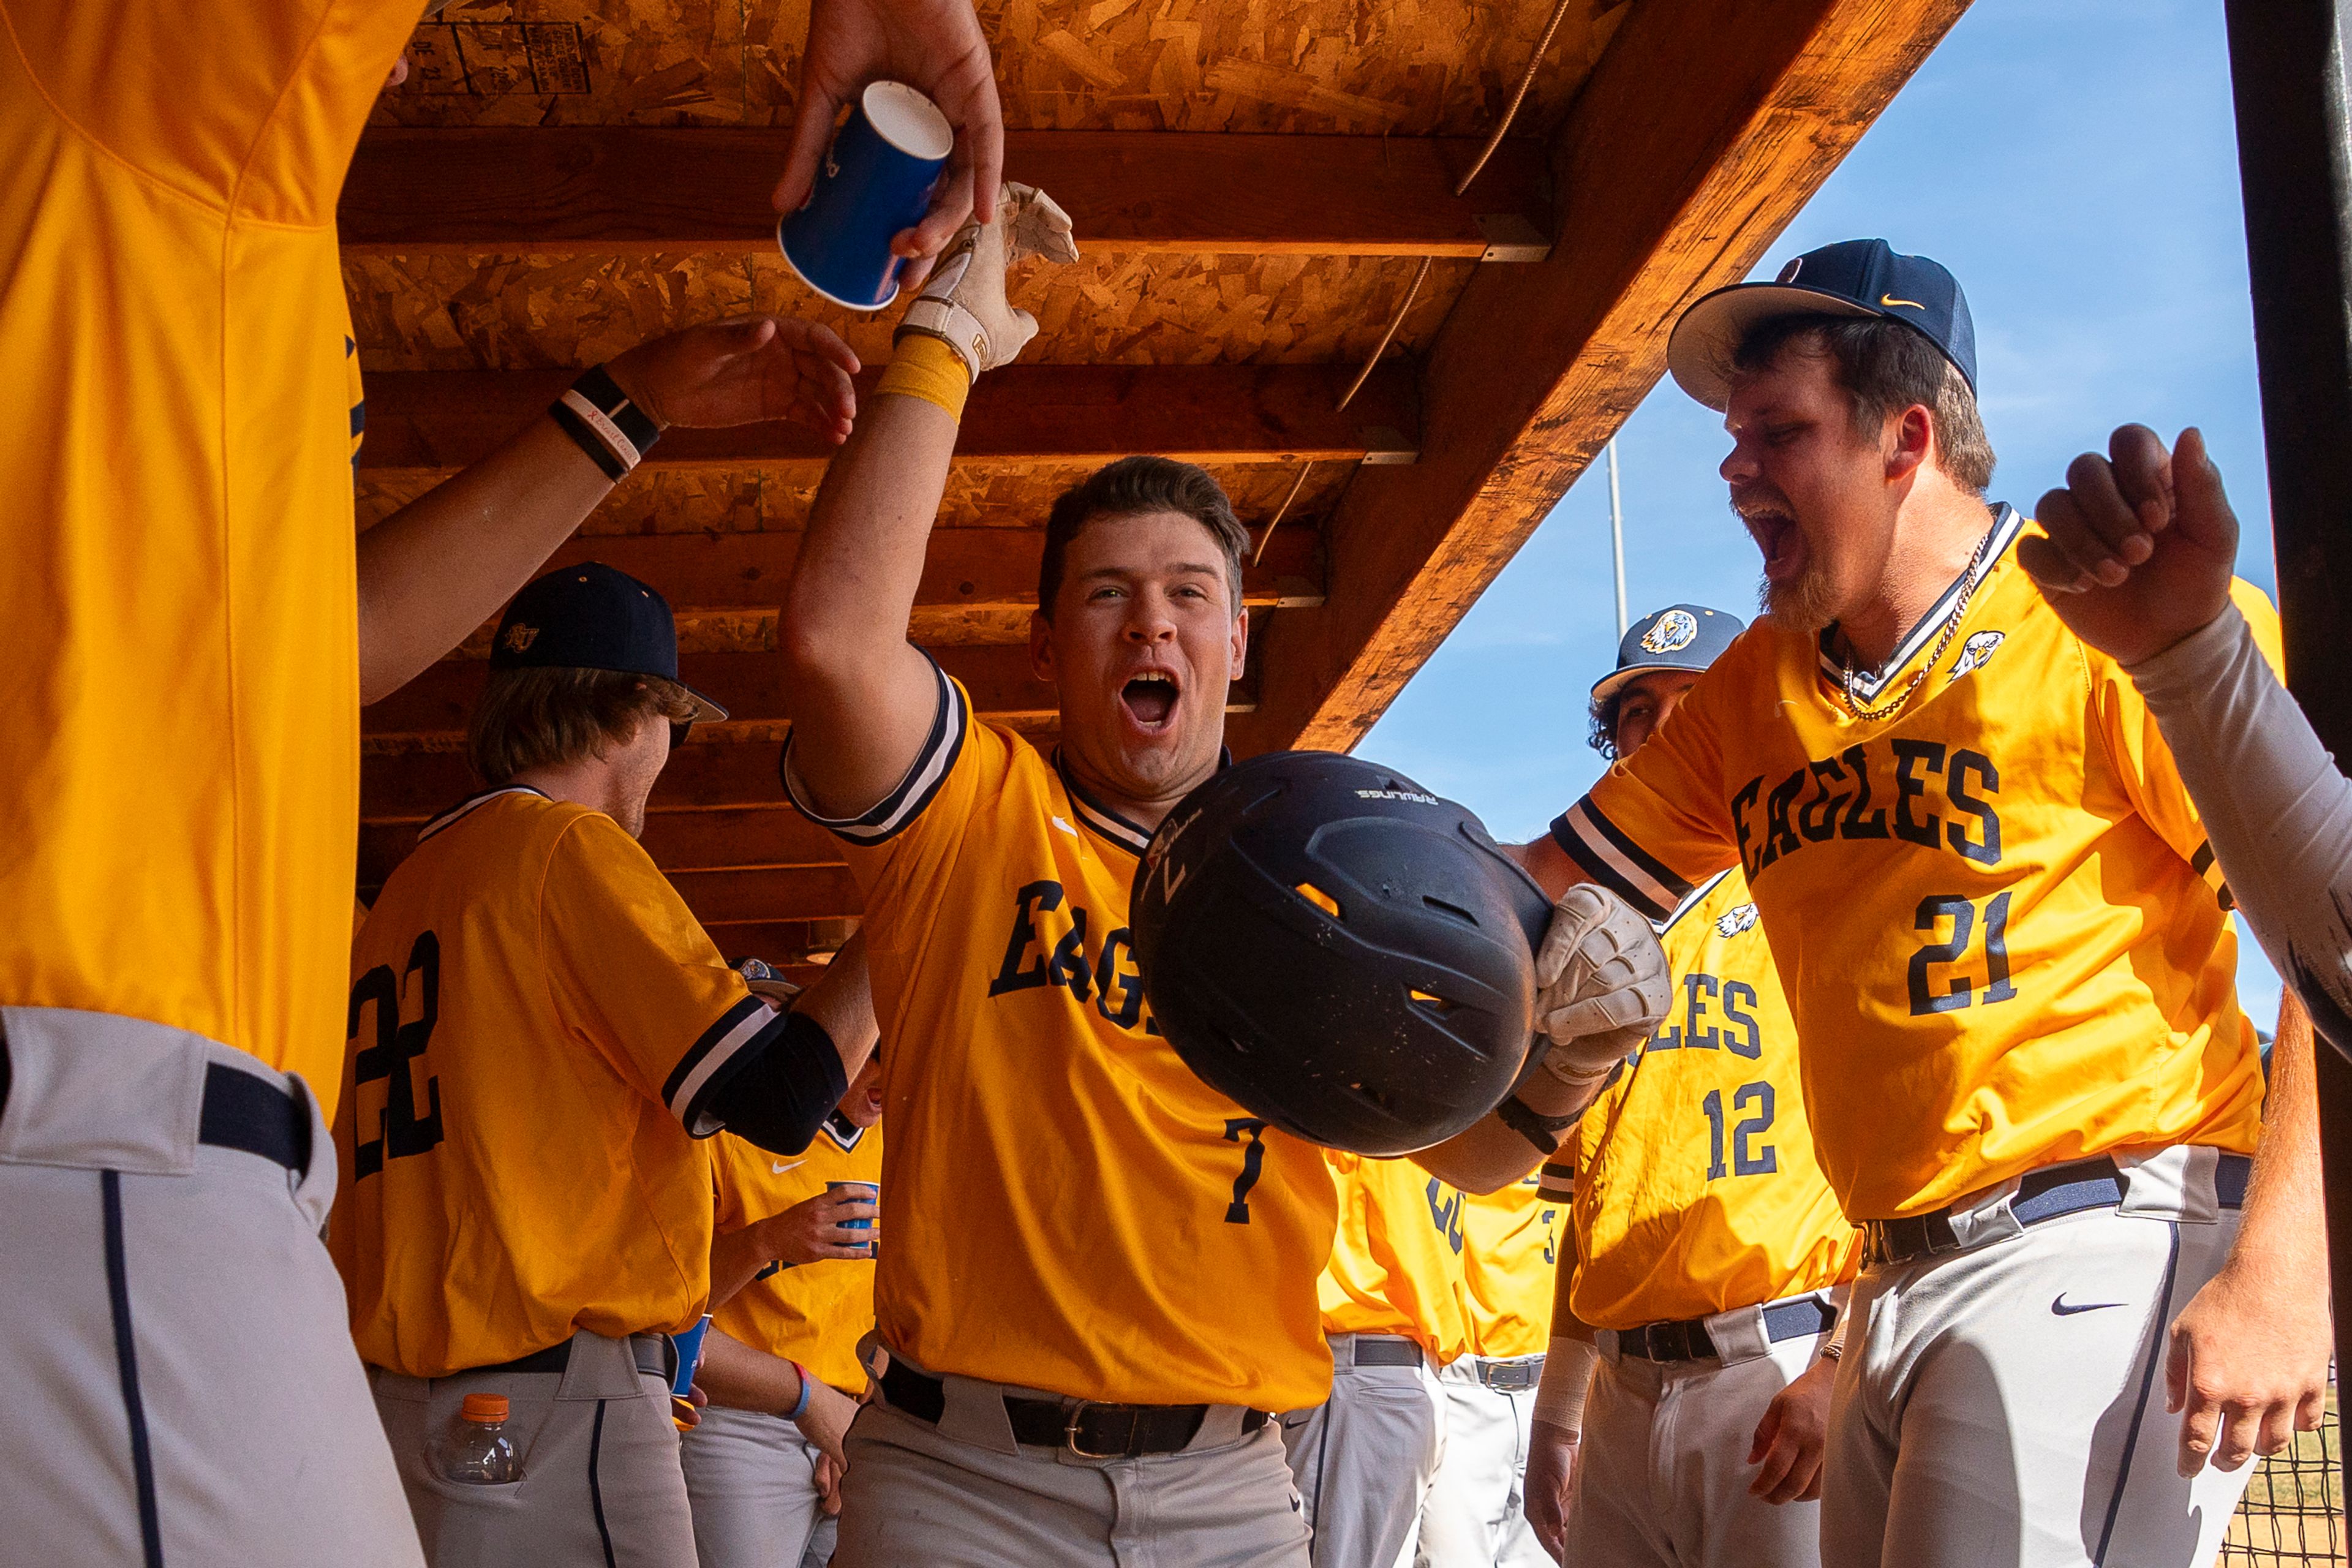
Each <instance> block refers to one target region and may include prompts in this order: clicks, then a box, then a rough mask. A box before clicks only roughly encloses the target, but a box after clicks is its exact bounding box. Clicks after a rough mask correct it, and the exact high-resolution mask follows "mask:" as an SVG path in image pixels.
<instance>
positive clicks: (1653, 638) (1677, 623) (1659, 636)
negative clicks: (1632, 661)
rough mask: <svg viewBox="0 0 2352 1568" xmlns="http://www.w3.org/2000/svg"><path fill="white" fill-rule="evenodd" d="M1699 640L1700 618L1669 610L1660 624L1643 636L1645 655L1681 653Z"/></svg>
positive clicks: (1688, 613) (1659, 619)
mask: <svg viewBox="0 0 2352 1568" xmlns="http://www.w3.org/2000/svg"><path fill="white" fill-rule="evenodd" d="M1697 640H1698V617H1697V616H1694V615H1692V614H1691V613H1690V612H1689V611H1688V610H1668V611H1667V612H1666V613H1665V614H1664V615H1663V616H1659V617H1658V624H1657V625H1656V626H1652V627H1651V628H1650V629H1649V630H1648V631H1646V632H1643V634H1642V650H1643V652H1644V653H1679V652H1681V651H1682V650H1683V649H1684V648H1686V647H1690V645H1691V644H1692V643H1694V642H1696V641H1697Z"/></svg>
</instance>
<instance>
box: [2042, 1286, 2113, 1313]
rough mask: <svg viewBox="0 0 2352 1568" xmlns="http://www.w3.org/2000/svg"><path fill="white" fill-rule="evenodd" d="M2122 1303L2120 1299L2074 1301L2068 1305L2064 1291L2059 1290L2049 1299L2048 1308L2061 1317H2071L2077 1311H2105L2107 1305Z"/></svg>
mask: <svg viewBox="0 0 2352 1568" xmlns="http://www.w3.org/2000/svg"><path fill="white" fill-rule="evenodd" d="M2124 1304H2125V1303H2123V1302H2121V1301H2076V1302H2074V1303H2072V1304H2071V1305H2070V1304H2069V1303H2068V1302H2067V1300H2066V1292H2065V1291H2063V1290H2061V1291H2059V1292H2058V1294H2057V1295H2056V1296H2054V1297H2053V1298H2052V1299H2051V1301H2050V1310H2051V1311H2052V1312H2053V1313H2054V1314H2056V1315H2057V1316H2059V1317H2061V1318H2071V1317H2073V1316H2074V1314H2075V1313H2077V1312H2099V1311H2105V1310H2106V1309H2107V1308H2109V1307H2120V1306H2123V1305H2124Z"/></svg>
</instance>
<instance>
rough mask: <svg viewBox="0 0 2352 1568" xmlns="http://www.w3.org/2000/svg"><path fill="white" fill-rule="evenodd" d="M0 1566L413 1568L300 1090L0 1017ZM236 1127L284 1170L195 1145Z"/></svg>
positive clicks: (313, 1129) (212, 1064) (73, 1023)
mask: <svg viewBox="0 0 2352 1568" xmlns="http://www.w3.org/2000/svg"><path fill="white" fill-rule="evenodd" d="M0 1049H5V1052H6V1062H7V1067H8V1089H7V1098H6V1102H5V1110H0V1476H5V1478H6V1479H5V1482H0V1542H5V1547H0V1557H5V1558H6V1560H7V1561H9V1562H12V1563H146V1564H150V1565H151V1568H152V1565H154V1564H160V1563H173V1564H185V1563H236V1564H238V1565H239V1568H247V1565H252V1568H314V1565H316V1564H318V1563H336V1564H338V1565H345V1564H359V1565H364V1568H416V1564H417V1563H419V1562H420V1561H421V1558H420V1557H419V1555H418V1552H417V1544H416V1530H415V1526H414V1525H413V1524H412V1523H411V1522H410V1521H409V1517H408V1509H407V1506H406V1505H405V1504H404V1502H403V1501H402V1500H401V1495H400V1482H399V1479H398V1477H397V1476H396V1475H395V1473H394V1469H393V1462H392V1455H391V1453H390V1452H389V1451H388V1450H387V1449H386V1447H384V1438H383V1428H382V1427H380V1426H378V1425H377V1424H376V1419H375V1411H374V1408H373V1406H372V1405H370V1403H369V1401H368V1395H367V1380H366V1377H365V1375H364V1373H362V1370H361V1367H360V1363H359V1357H358V1356H357V1355H355V1354H354V1353H352V1337H351V1327H350V1317H349V1311H348V1309H347V1308H346V1306H345V1303H344V1299H343V1284H342V1279H341V1277H340V1276H339V1275H337V1274H336V1272H335V1266H334V1264H333V1263H332V1262H331V1260H330V1259H329V1258H328V1257H327V1249H326V1247H323V1246H322V1245H320V1240H319V1232H320V1226H322V1225H324V1224H325V1222H326V1217H327V1206H328V1204H329V1203H330V1202H331V1200H332V1198H333V1196H334V1192H335V1147H334V1143H333V1142H332V1140H331V1139H330V1138H329V1136H328V1133H327V1128H326V1124H325V1122H324V1121H322V1120H321V1119H320V1114H319V1108H318V1104H317V1102H316V1101H315V1100H313V1099H312V1098H311V1096H310V1092H309V1090H308V1089H306V1088H305V1086H304V1085H303V1083H302V1080H301V1079H299V1078H294V1077H290V1076H289V1075H286V1074H282V1073H273V1072H271V1071H269V1070H268V1068H265V1067H263V1066H262V1065H261V1063H260V1062H258V1061H257V1060H256V1059H255V1058H253V1057H251V1056H248V1055H247V1054H246V1053H245V1052H243V1051H236V1050H231V1049H229V1048H228V1047H226V1046H222V1045H218V1044H215V1043H214V1042H213V1041H210V1040H206V1039H203V1038H200V1037H196V1036H194V1035H190V1034H186V1033H184V1032H182V1031H180V1030H177V1029H171V1028H166V1027H164V1026H161V1025H157V1024H150V1023H145V1022H142V1021H141V1020H138V1019H134V1018H121V1017H116V1016H112V1015H109V1014H102V1013H81V1012H72V1011H68V1010H65V1009H60V1008H33V1007H10V1008H0ZM216 1074H226V1075H228V1076H227V1077H226V1078H225V1079H224V1078H216V1077H215V1075H216ZM216 1086H217V1087H216ZM231 1103H239V1104H242V1105H243V1106H245V1107H246V1108H247V1110H248V1111H250V1112H253V1113H254V1114H253V1117H252V1119H253V1120H254V1121H256V1122H257V1123H261V1124H264V1125H266V1124H267V1123H268V1122H269V1121H270V1120H271V1118H272V1115H273V1114H274V1117H275V1123H276V1126H275V1130H276V1131H277V1134H278V1136H279V1137H280V1138H282V1139H285V1140H287V1141H288V1142H289V1143H291V1144H293V1145H295V1146H296V1147H297V1148H298V1149H299V1146H300V1145H303V1144H307V1151H306V1152H305V1155H304V1157H301V1158H300V1159H299V1166H298V1165H297V1164H292V1163H283V1162H280V1161H278V1160H277V1159H274V1158H271V1157H269V1156H266V1155H264V1154H260V1153H256V1152H248V1151H247V1149H244V1148H241V1147H235V1146H230V1145H226V1144H223V1143H219V1142H206V1141H205V1132H206V1130H207V1129H209V1128H211V1126H212V1123H211V1121H208V1119H207V1116H206V1112H207V1110H216V1109H217V1108H218V1107H219V1106H222V1105H226V1104H231ZM273 1108H274V1112H273Z"/></svg>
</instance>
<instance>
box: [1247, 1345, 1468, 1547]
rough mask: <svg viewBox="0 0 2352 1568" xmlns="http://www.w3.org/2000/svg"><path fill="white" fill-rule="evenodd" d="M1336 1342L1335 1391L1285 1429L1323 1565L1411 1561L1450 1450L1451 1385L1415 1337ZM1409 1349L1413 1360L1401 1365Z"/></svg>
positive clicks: (1292, 1470) (1288, 1421)
mask: <svg viewBox="0 0 2352 1568" xmlns="http://www.w3.org/2000/svg"><path fill="white" fill-rule="evenodd" d="M1330 1339H1331V1397H1330V1398H1329V1399H1328V1400H1326V1401H1324V1402H1323V1403H1322V1404H1321V1405H1317V1406H1316V1407H1315V1408H1314V1409H1312V1410H1301V1411H1297V1412H1294V1413H1293V1414H1291V1415H1287V1416H1285V1417H1284V1418H1283V1426H1282V1441H1283V1447H1285V1448H1286V1450H1287V1452H1288V1454H1289V1458H1290V1473H1291V1474H1292V1475H1293V1476H1296V1477H1297V1480H1298V1491H1299V1495H1300V1497H1301V1498H1303V1499H1304V1500H1305V1501H1306V1505H1307V1523H1308V1524H1309V1525H1310V1526H1312V1527H1313V1529H1314V1531H1315V1546H1314V1557H1313V1561H1314V1563H1315V1568H1411V1565H1412V1557H1413V1548H1414V1546H1415V1544H1416V1542H1418V1540H1419V1537H1420V1526H1421V1505H1422V1500H1423V1499H1424V1498H1426V1497H1427V1496H1428V1495H1429V1482H1430V1478H1431V1477H1433V1476H1434V1475H1435V1474H1436V1473H1437V1466H1438V1461H1439V1459H1441V1458H1443V1457H1444V1452H1445V1394H1444V1390H1443V1389H1441V1388H1439V1387H1438V1385H1437V1374H1436V1373H1434V1372H1433V1371H1431V1370H1430V1366H1429V1363H1428V1360H1427V1358H1425V1357H1424V1356H1423V1354H1422V1353H1421V1347H1420V1346H1418V1345H1416V1344H1415V1343H1413V1342H1412V1341H1411V1340H1408V1339H1403V1338H1401V1337H1399V1336H1397V1335H1394V1334H1333V1335H1332V1336H1330ZM1406 1352H1411V1357H1412V1359H1411V1362H1410V1363H1409V1364H1396V1363H1397V1362H1398V1361H1400V1360H1401V1359H1402V1357H1403V1356H1404V1355H1405V1353H1406ZM1367 1357H1377V1358H1380V1359H1379V1360H1377V1361H1374V1360H1368V1359H1367Z"/></svg>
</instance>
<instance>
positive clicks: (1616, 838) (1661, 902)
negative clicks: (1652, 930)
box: [1551, 795, 1691, 921]
mask: <svg viewBox="0 0 2352 1568" xmlns="http://www.w3.org/2000/svg"><path fill="white" fill-rule="evenodd" d="M1551 837H1552V842H1553V843H1555V844H1557V845H1559V847H1560V848H1561V849H1562V850H1564V851H1566V852H1567V854H1568V857H1569V858H1570V859H1571V860H1574V861H1575V862H1576V863H1577V864H1578V865H1579V866H1580V867H1582V868H1584V874H1585V875H1586V876H1588V877H1591V879H1593V880H1594V881H1596V882H1598V883H1600V884H1601V886H1602V887H1604V888H1607V889H1609V890H1610V891H1612V892H1613V893H1615V894H1616V895H1617V896H1618V897H1619V898H1621V899H1623V900H1625V901H1626V902H1627V903H1629V904H1631V905H1633V907H1634V908H1635V909H1637V910H1641V911H1642V912H1643V914H1645V915H1647V916H1648V917H1649V918H1650V919H1651V920H1652V921H1664V920H1666V919H1667V918H1669V917H1670V916H1672V915H1673V914H1674V912H1675V910H1677V909H1680V908H1681V907H1682V905H1683V902H1684V900H1686V899H1688V898H1689V897H1690V896H1691V884H1690V883H1688V882H1686V881H1685V880H1684V879H1682V878H1680V877H1677V876H1675V873H1674V872H1673V871H1672V870H1671V869H1669V868H1667V867H1666V865H1665V864H1664V862H1663V861H1661V860H1659V859H1657V858H1655V857H1654V856H1653V855H1651V854H1650V853H1649V851H1647V850H1645V849H1643V847H1641V846H1640V845H1638V844H1636V843H1634V842H1633V839H1631V838H1630V837H1626V835H1625V833H1624V832H1623V830H1622V829H1621V828H1619V827H1618V826H1617V825H1616V824H1615V823H1613V822H1612V821H1610V820H1609V819H1608V818H1607V817H1606V816H1602V815H1601V808H1600V807H1598V806H1596V805H1593V804H1592V797H1591V795H1586V796H1585V797H1584V798H1583V799H1582V800H1580V801H1578V802H1577V803H1576V804H1575V805H1571V806H1570V807H1569V808H1568V809H1567V810H1566V811H1564V812H1562V813H1560V814H1559V816H1558V817H1557V818H1555V819H1554V820H1553V822H1552V825H1551Z"/></svg>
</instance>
